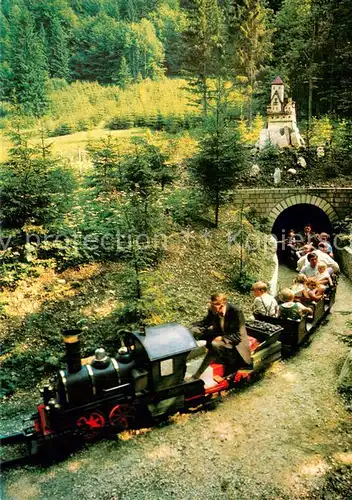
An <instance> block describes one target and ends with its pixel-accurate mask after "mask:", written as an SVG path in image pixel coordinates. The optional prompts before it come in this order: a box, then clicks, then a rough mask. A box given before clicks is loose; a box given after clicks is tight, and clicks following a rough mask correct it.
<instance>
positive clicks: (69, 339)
mask: <svg viewBox="0 0 352 500" xmlns="http://www.w3.org/2000/svg"><path fill="white" fill-rule="evenodd" d="M81 331H82V330H64V331H63V332H62V336H63V339H64V342H65V346H66V362H67V371H68V373H76V372H79V371H80V369H81V368H82V364H81V350H80V342H79V334H80V333H81Z"/></svg>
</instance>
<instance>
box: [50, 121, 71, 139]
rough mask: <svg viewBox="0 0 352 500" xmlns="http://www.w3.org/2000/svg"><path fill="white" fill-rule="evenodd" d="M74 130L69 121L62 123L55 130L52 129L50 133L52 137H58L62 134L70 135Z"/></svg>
mask: <svg viewBox="0 0 352 500" xmlns="http://www.w3.org/2000/svg"><path fill="white" fill-rule="evenodd" d="M72 132H73V130H72V127H71V125H69V124H68V123H61V125H58V126H57V127H56V128H55V129H54V130H52V131H51V132H50V134H49V136H50V137H57V136H60V135H69V134H72Z"/></svg>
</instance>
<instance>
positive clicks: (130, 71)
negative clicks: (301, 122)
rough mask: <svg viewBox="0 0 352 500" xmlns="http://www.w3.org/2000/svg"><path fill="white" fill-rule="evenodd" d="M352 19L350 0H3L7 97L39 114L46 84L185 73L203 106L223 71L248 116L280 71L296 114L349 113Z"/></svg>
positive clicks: (0, 71) (122, 83)
mask: <svg viewBox="0 0 352 500" xmlns="http://www.w3.org/2000/svg"><path fill="white" fill-rule="evenodd" d="M351 17H352V16H351V4H350V2H349V1H348V0H341V1H339V2H336V1H334V0H302V1H299V0H283V1H280V0H268V1H264V0H222V1H217V0H181V1H178V0H119V1H116V0H85V1H83V0H28V1H27V0H14V1H10V0H3V2H2V12H1V53H2V61H1V66H0V75H1V84H2V89H3V94H2V95H3V97H2V98H3V99H4V100H5V101H6V102H13V103H17V104H21V105H22V106H23V109H24V111H25V112H26V113H30V114H33V115H35V116H42V115H43V114H45V113H46V112H47V111H48V107H49V104H50V103H49V98H48V91H49V88H50V85H51V86H53V87H54V88H57V87H58V86H62V85H64V82H74V81H88V82H99V83H100V84H104V85H118V86H119V87H121V88H124V87H126V86H128V85H130V84H131V83H132V82H138V81H142V80H145V79H149V78H150V79H152V80H158V79H160V78H163V77H165V76H166V77H170V78H175V77H181V76H182V77H186V78H187V79H190V80H191V81H192V84H193V88H194V90H195V91H196V92H197V93H198V94H199V98H200V99H201V101H202V106H203V108H204V110H206V106H207V99H208V98H209V97H210V95H211V93H212V89H211V83H210V81H211V80H212V79H214V78H216V77H218V76H219V75H221V77H222V78H223V79H226V81H228V82H231V83H232V84H233V85H234V86H235V87H236V89H240V90H242V91H244V92H245V93H246V95H247V96H248V99H247V101H248V102H247V103H246V104H247V108H250V109H247V110H246V111H247V115H249V114H250V113H251V112H254V113H255V112H257V111H263V106H265V105H266V92H267V86H268V84H270V81H271V80H272V79H273V78H274V77H275V76H276V75H278V74H280V76H281V78H282V79H283V80H284V81H285V82H287V83H288V84H289V86H290V89H291V92H292V94H293V96H294V99H295V100H296V102H297V104H298V108H299V116H300V118H309V119H310V118H311V117H312V116H322V115H324V114H329V115H331V116H334V117H346V118H347V117H349V116H350V115H351V113H352V108H351V106H352V105H351V101H352V100H351V92H352V91H351V88H352V85H351V78H352V77H351V74H352V60H351V58H352V55H351V48H350V44H351V31H352V30H351V23H352V21H351ZM252 100H253V109H251V105H252ZM5 109H6V108H5ZM3 112H4V111H3Z"/></svg>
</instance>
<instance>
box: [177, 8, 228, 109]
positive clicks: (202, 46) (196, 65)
mask: <svg viewBox="0 0 352 500" xmlns="http://www.w3.org/2000/svg"><path fill="white" fill-rule="evenodd" d="M186 6H187V16H188V27H187V28H186V29H185V31H184V34H183V43H184V63H183V67H184V69H185V70H186V73H187V74H188V76H189V86H190V89H191V91H192V92H193V93H194V94H195V95H196V96H197V99H196V103H197V104H201V106H202V110H203V114H204V115H207V113H208V105H209V86H210V82H209V80H210V78H212V77H214V76H215V75H216V68H217V64H216V61H217V53H218V47H219V44H221V43H222V41H221V36H222V24H223V16H222V12H221V9H220V7H219V5H218V1H217V0H189V1H187V2H186ZM214 61H215V64H214Z"/></svg>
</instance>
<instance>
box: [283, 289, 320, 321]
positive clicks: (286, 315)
mask: <svg viewBox="0 0 352 500" xmlns="http://www.w3.org/2000/svg"><path fill="white" fill-rule="evenodd" d="M280 296H281V299H282V300H283V303H282V304H280V306H279V318H282V319H293V320H299V319H301V317H302V316H303V315H304V314H308V313H309V314H313V311H312V309H311V308H310V307H305V306H304V305H303V304H301V303H300V302H294V301H293V300H294V298H295V296H294V293H293V291H292V290H290V289H289V288H284V289H283V290H282V291H281V294H280Z"/></svg>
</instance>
